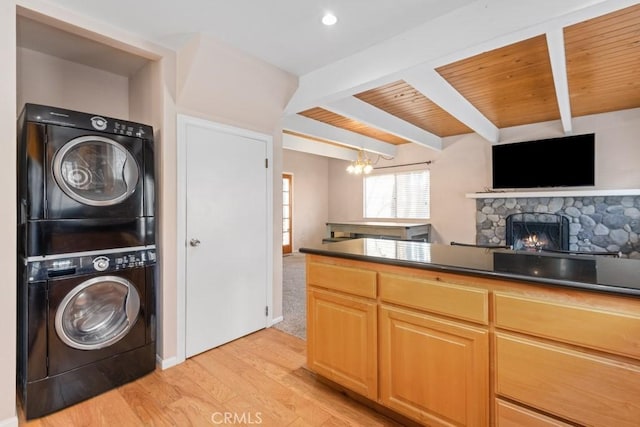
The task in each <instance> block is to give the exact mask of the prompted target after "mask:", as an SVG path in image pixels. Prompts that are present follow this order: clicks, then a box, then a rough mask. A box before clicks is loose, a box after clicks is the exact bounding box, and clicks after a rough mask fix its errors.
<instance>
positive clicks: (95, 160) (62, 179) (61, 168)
mask: <svg viewBox="0 0 640 427" xmlns="http://www.w3.org/2000/svg"><path fill="white" fill-rule="evenodd" d="M53 176H54V177H55V179H56V182H57V183H58V185H59V186H60V188H61V189H62V191H64V192H65V194H66V195H67V196H69V197H71V198H72V199H74V200H76V201H78V202H80V203H83V204H85V205H90V206H109V205H114V204H117V203H120V202H122V201H123V200H125V199H126V198H127V197H129V196H130V195H131V194H133V192H134V191H135V190H136V185H137V184H138V179H139V177H140V173H139V171H138V164H137V163H136V160H135V159H134V158H133V156H132V155H131V153H129V151H128V150H127V149H126V148H124V147H123V146H122V145H121V144H119V143H117V142H116V141H114V140H112V139H109V138H105V137H102V136H82V137H79V138H75V139H72V140H71V141H69V142H68V143H67V144H65V145H64V146H63V147H62V148H61V149H60V150H58V152H57V153H56V154H55V156H54V160H53Z"/></svg>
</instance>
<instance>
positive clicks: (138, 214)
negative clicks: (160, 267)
mask: <svg viewBox="0 0 640 427" xmlns="http://www.w3.org/2000/svg"><path fill="white" fill-rule="evenodd" d="M18 132H19V135H18V186H19V188H18V197H19V199H18V218H19V225H20V226H21V228H19V231H20V233H21V234H20V244H21V245H22V246H23V248H22V249H23V250H22V251H21V252H22V253H26V255H27V256H37V255H50V254H60V253H67V252H78V251H87V250H97V249H104V248H115V247H127V246H139V245H149V244H154V243H155V241H154V232H153V230H154V225H155V224H154V203H155V201H154V166H153V165H154V157H153V129H152V128H151V127H150V126H147V125H144V124H140V123H133V122H128V121H124V120H119V119H113V118H110V117H104V116H98V115H95V114H88V113H82V112H78V111H71V110H65V109H62V108H57V107H49V106H43V105H36V104H26V105H25V108H24V110H23V112H22V114H21V116H20V119H19V123H18ZM115 230H119V232H115Z"/></svg>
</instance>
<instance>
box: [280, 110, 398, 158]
mask: <svg viewBox="0 0 640 427" xmlns="http://www.w3.org/2000/svg"><path fill="white" fill-rule="evenodd" d="M282 128H283V129H284V130H288V131H291V132H295V133H299V134H303V135H311V136H314V137H316V138H320V139H324V140H325V141H330V142H334V143H336V144H341V145H345V146H347V147H353V148H357V149H362V150H366V151H369V152H371V153H376V154H382V155H384V156H391V157H395V155H396V146H395V145H393V144H389V143H386V142H382V141H379V140H377V139H375V138H370V137H368V136H365V135H360V134H359V133H355V132H351V131H348V130H344V129H341V128H339V127H336V126H331V125H328V124H326V123H323V122H320V121H318V120H313V119H310V118H308V117H304V116H301V115H299V114H292V115H290V116H287V117H285V118H284V119H283V124H282Z"/></svg>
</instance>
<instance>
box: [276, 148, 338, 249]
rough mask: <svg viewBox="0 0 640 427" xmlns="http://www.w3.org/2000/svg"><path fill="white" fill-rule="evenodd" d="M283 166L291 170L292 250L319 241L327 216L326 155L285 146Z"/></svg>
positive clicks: (327, 165)
mask: <svg viewBox="0 0 640 427" xmlns="http://www.w3.org/2000/svg"><path fill="white" fill-rule="evenodd" d="M282 170H283V172H285V173H291V174H293V250H294V251H297V250H298V249H300V248H301V247H305V246H311V245H318V244H320V243H321V242H322V238H323V237H324V236H325V230H326V225H325V224H326V223H327V221H328V220H329V159H328V158H326V157H322V156H316V155H313V154H306V153H301V152H299V151H292V150H284V151H283V166H282Z"/></svg>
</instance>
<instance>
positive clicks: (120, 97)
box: [17, 48, 129, 120]
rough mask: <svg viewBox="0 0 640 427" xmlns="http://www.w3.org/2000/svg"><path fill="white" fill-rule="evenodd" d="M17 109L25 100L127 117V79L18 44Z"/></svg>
mask: <svg viewBox="0 0 640 427" xmlns="http://www.w3.org/2000/svg"><path fill="white" fill-rule="evenodd" d="M17 67H18V74H17V79H18V84H17V94H18V104H17V108H18V111H21V110H22V107H23V106H24V104H25V103H27V102H30V103H34V104H42V105H50V106H53V107H61V108H66V109H68V110H76V111H86V112H89V113H95V114H100V115H104V116H108V117H115V118H119V119H125V120H126V119H128V118H129V79H128V78H127V77H125V76H121V75H118V74H113V73H109V72H107V71H103V70H98V69H96V68H91V67H87V66H86V65H81V64H78V63H76V62H71V61H66V60H64V59H60V58H57V57H55V56H51V55H46V54H44V53H40V52H36V51H34V50H30V49H25V48H18V54H17Z"/></svg>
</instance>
